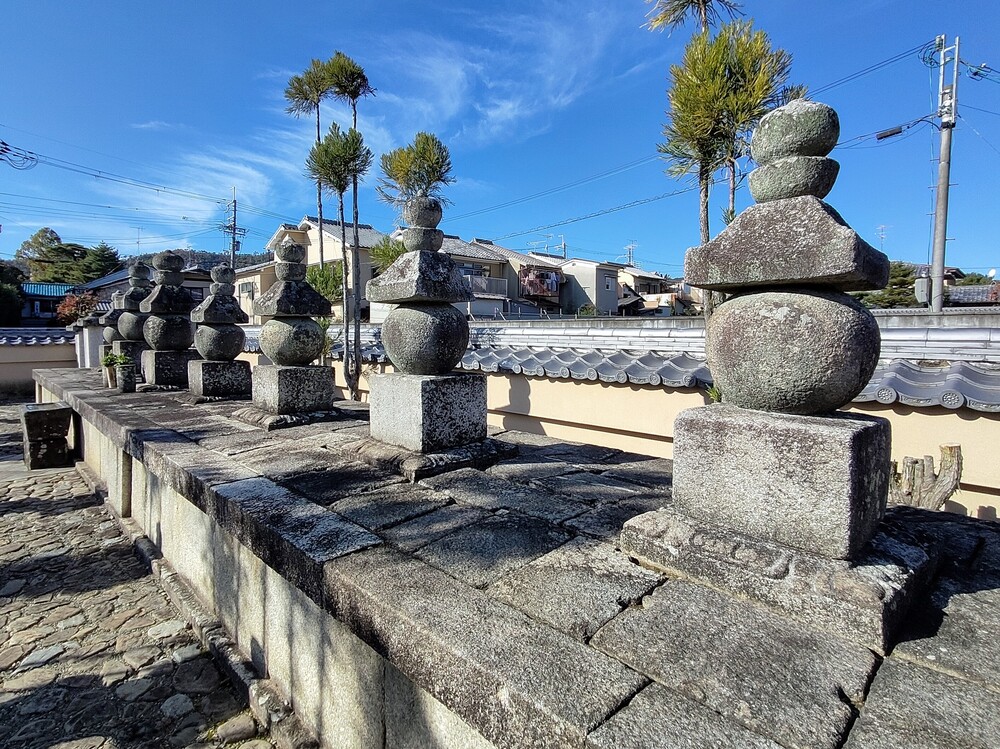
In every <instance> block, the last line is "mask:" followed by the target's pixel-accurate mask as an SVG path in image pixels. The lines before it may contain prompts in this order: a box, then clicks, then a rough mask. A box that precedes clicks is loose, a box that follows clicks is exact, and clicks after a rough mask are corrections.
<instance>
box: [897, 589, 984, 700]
mask: <svg viewBox="0 0 1000 749" xmlns="http://www.w3.org/2000/svg"><path fill="white" fill-rule="evenodd" d="M979 580H980V581H981V582H982V583H983V584H982V585H976V584H975V583H976V578H973V579H972V580H971V581H967V582H964V583H959V582H957V581H955V580H953V579H950V578H942V579H941V580H940V581H939V582H938V584H937V585H936V586H935V588H934V590H933V591H932V592H931V595H930V597H929V598H930V600H929V603H930V605H929V606H925V607H921V608H920V609H919V610H918V611H917V613H916V616H915V617H914V619H913V620H912V624H911V627H910V628H909V630H908V631H907V632H906V633H905V634H904V635H903V638H902V641H901V642H900V643H898V644H897V645H896V648H895V650H894V651H893V655H894V656H897V657H899V658H903V659H905V660H908V661H912V662H914V663H917V664H919V665H922V666H926V667H927V668H931V669H936V670H939V671H944V672H946V673H950V674H957V675H959V676H962V677H963V678H965V679H969V680H971V681H976V682H979V683H980V684H982V685H983V686H986V687H989V688H991V689H994V690H996V691H1000V640H998V639H997V626H998V622H1000V587H995V586H997V581H992V582H990V583H988V584H987V582H986V579H985V578H982V577H980V578H979Z"/></svg>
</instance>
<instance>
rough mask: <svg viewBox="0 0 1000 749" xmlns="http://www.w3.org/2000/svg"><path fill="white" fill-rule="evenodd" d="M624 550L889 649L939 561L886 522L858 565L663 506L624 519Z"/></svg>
mask: <svg viewBox="0 0 1000 749" xmlns="http://www.w3.org/2000/svg"><path fill="white" fill-rule="evenodd" d="M619 544H620V546H621V550H622V551H623V552H624V553H625V554H628V555H629V556H630V557H634V558H636V559H638V560H640V561H641V562H642V564H644V565H647V566H650V567H652V568H654V569H658V570H662V571H664V572H669V573H671V574H673V575H679V576H681V577H686V578H689V579H692V580H695V581H698V582H702V583H704V584H706V585H710V586H712V587H713V588H716V589H719V590H725V591H730V592H732V593H734V594H736V595H737V596H739V597H742V598H747V599H750V600H753V601H759V602H760V603H763V604H765V605H767V606H769V607H771V608H774V609H776V610H778V611H780V612H782V613H784V614H786V615H788V616H790V617H792V618H793V619H796V620H797V621H800V622H802V623H804V624H807V625H810V626H812V627H816V628H819V629H825V630H827V631H829V632H832V633H834V634H836V635H838V636H841V637H844V638H846V639H850V640H854V641H855V642H859V643H862V644H863V645H866V646H868V647H870V648H872V649H873V650H876V651H878V652H881V653H885V652H888V650H889V649H890V648H891V647H892V645H893V643H894V642H895V640H896V635H897V633H898V631H899V629H900V627H901V626H902V625H903V624H904V622H905V621H906V616H907V614H908V613H909V611H910V608H911V606H912V605H913V603H914V601H915V600H917V599H919V598H920V596H921V595H922V593H923V591H924V590H925V589H926V586H927V584H928V582H929V580H930V578H931V576H932V575H933V573H934V570H935V568H936V564H935V562H936V560H935V559H934V558H932V557H931V556H929V555H928V554H927V552H926V551H925V549H924V548H923V547H922V546H921V545H919V544H918V543H917V541H916V540H915V539H914V538H913V537H912V535H911V534H909V533H908V532H907V530H906V528H905V526H903V525H900V524H898V523H883V525H882V526H881V528H880V530H879V532H878V533H877V534H876V535H875V537H874V538H873V539H872V541H871V543H870V544H869V546H868V547H867V548H866V549H865V553H864V554H863V555H861V556H860V557H859V558H858V559H856V560H854V561H853V562H848V561H845V560H839V559H827V558H825V557H819V556H815V555H813V554H806V553H804V552H801V551H795V550H792V549H789V548H788V547H786V546H779V545H776V544H773V543H767V542H764V541H759V540H756V539H753V538H750V537H748V536H745V535H742V534H739V533H736V532H734V531H730V530H726V529H721V528H718V527H717V526H712V525H710V524H708V523H704V522H700V521H697V520H694V519H692V518H690V517H686V516H684V515H680V514H678V513H676V512H673V511H672V510H670V509H661V510H657V511H655V512H650V513H647V514H645V515H640V516H639V517H636V518H633V519H632V520H629V521H628V522H627V523H625V526H624V528H623V529H622V532H621V536H620V538H619Z"/></svg>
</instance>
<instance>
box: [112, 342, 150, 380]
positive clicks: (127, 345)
mask: <svg viewBox="0 0 1000 749" xmlns="http://www.w3.org/2000/svg"><path fill="white" fill-rule="evenodd" d="M111 349H112V350H113V351H114V352H115V353H116V354H123V355H125V356H127V357H128V358H129V359H131V360H132V363H133V364H135V366H136V367H138V369H136V374H144V373H143V372H142V352H143V351H149V350H150V349H149V344H148V343H146V342H145V341H115V342H114V343H112V344H111Z"/></svg>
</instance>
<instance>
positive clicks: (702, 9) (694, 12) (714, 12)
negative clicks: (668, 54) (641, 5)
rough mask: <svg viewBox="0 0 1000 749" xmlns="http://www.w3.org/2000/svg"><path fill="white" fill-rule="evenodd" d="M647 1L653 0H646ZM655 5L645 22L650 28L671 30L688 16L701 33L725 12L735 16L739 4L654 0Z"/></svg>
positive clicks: (729, 0)
mask: <svg viewBox="0 0 1000 749" xmlns="http://www.w3.org/2000/svg"><path fill="white" fill-rule="evenodd" d="M646 2H647V3H651V2H654V0H646ZM655 2H656V5H654V6H653V9H652V10H650V11H649V14H648V15H647V18H649V21H648V22H647V23H646V26H648V27H649V28H650V29H652V30H654V31H655V30H660V31H662V30H663V29H669V30H670V31H673V30H674V29H675V28H677V27H679V26H683V25H684V24H685V23H687V20H688V17H689V16H690V17H692V18H696V19H697V20H698V23H699V24H700V25H701V31H702V33H704V32H707V31H708V29H709V27H710V26H712V25H713V24H714V23H717V22H718V21H719V20H721V18H722V15H723V14H726V15H728V16H729V17H730V18H735V17H736V16H737V15H739V14H740V8H741V6H740V4H739V3H738V2H734V0H655Z"/></svg>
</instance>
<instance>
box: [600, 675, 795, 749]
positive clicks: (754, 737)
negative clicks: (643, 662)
mask: <svg viewBox="0 0 1000 749" xmlns="http://www.w3.org/2000/svg"><path fill="white" fill-rule="evenodd" d="M706 747H716V748H717V749H722V748H723V747H740V749H780V745H779V744H776V743H774V742H773V741H771V740H770V739H766V738H764V737H763V736H760V735H758V734H755V733H753V732H752V731H749V730H747V729H746V728H744V727H743V726H741V725H740V724H739V723H736V722H735V721H732V720H729V719H728V718H724V717H723V716H721V715H719V714H718V713H717V712H715V711H713V710H709V709H708V708H706V707H704V706H703V705H700V704H698V703H697V702H695V701H693V700H688V699H685V698H684V697H681V696H680V695H679V694H677V693H676V692H672V691H671V690H669V689H664V688H663V687H661V686H660V685H659V684H650V685H649V686H648V687H646V688H645V689H643V690H642V691H641V692H639V694H637V695H636V696H635V699H633V700H632V701H631V702H629V703H628V705H626V706H625V707H624V708H622V710H620V711H619V712H617V713H615V714H614V715H612V716H611V718H610V719H609V720H608V722H607V723H605V724H604V725H602V726H601V727H600V728H598V729H597V730H596V731H594V732H593V733H592V734H591V735H590V736H588V737H587V749H705V748H706Z"/></svg>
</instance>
